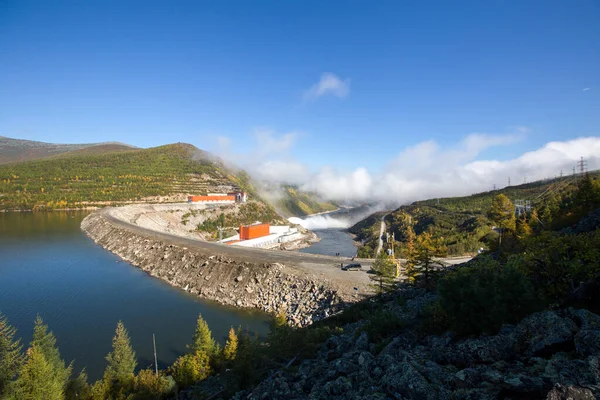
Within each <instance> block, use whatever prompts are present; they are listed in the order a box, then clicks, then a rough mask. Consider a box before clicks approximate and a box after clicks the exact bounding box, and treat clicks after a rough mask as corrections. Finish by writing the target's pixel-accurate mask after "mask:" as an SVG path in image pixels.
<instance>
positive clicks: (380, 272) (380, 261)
mask: <svg viewBox="0 0 600 400" xmlns="http://www.w3.org/2000/svg"><path fill="white" fill-rule="evenodd" d="M372 269H373V271H374V272H375V275H374V276H371V279H372V280H373V281H374V282H375V284H372V285H371V286H372V287H373V289H375V290H376V291H377V292H378V293H384V292H389V291H390V290H392V289H393V288H394V287H395V285H396V264H394V261H393V260H392V259H391V258H390V257H389V256H388V255H387V254H385V252H384V251H382V252H380V253H379V254H377V258H376V259H375V262H374V263H373V267H372Z"/></svg>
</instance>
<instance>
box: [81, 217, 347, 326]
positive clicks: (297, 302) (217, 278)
mask: <svg viewBox="0 0 600 400" xmlns="http://www.w3.org/2000/svg"><path fill="white" fill-rule="evenodd" d="M81 227H82V229H83V230H84V231H85V232H86V233H87V234H88V236H90V237H91V238H92V239H94V241H95V242H96V243H98V244H100V245H101V246H102V247H104V248H105V249H107V250H108V251H110V252H112V253H114V254H116V255H118V256H119V257H121V258H122V259H123V260H125V261H127V262H129V263H131V264H132V265H135V266H137V267H139V268H141V269H142V270H144V271H146V272H147V273H148V274H149V275H151V276H154V277H157V278H160V279H162V280H164V281H166V282H168V283H169V284H171V285H173V286H175V287H178V288H181V289H183V290H185V291H187V292H189V293H191V294H195V295H198V296H201V297H203V298H206V299H210V300H214V301H217V302H219V303H221V304H225V305H231V306H236V307H244V308H256V309H259V310H262V311H265V312H268V313H280V312H285V314H286V318H287V320H288V322H289V323H290V324H291V325H295V326H306V325H310V324H311V323H312V322H313V321H318V320H320V319H323V318H325V317H327V316H329V315H331V314H333V313H335V312H337V311H339V310H340V309H341V307H342V306H343V301H342V299H341V298H340V296H339V295H338V293H337V291H336V290H334V289H332V288H330V287H328V286H327V282H324V281H319V280H318V279H317V278H316V277H312V278H310V277H301V276H298V275H294V274H293V273H291V272H290V271H289V270H288V269H286V267H285V266H284V265H282V264H279V263H272V264H269V263H253V262H236V261H235V260H232V259H230V258H228V257H225V256H223V255H218V254H203V253H202V252H201V251H200V250H195V249H194V250H190V249H187V248H184V247H178V246H175V245H172V244H168V243H165V242H162V241H159V240H154V239H150V238H146V237H144V236H142V235H141V234H137V233H134V232H132V231H129V230H126V229H123V228H121V227H118V226H116V225H114V224H112V223H111V222H110V221H108V220H107V219H106V218H104V217H103V215H102V214H100V213H92V214H90V215H89V216H87V217H86V218H85V219H84V220H83V221H82V223H81Z"/></svg>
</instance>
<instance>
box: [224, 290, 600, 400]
mask: <svg viewBox="0 0 600 400" xmlns="http://www.w3.org/2000/svg"><path fill="white" fill-rule="evenodd" d="M413 292H416V289H415V290H413ZM406 293H411V290H408V291H407V292H406ZM406 293H405V295H406ZM413 295H414V293H413ZM427 296H430V295H429V294H425V295H424V294H423V293H421V294H418V295H414V296H413V297H412V300H411V299H409V300H408V301H407V302H406V305H405V306H404V307H396V306H393V305H392V306H389V307H387V310H388V311H390V312H393V313H395V314H396V315H397V316H399V317H401V318H403V319H404V320H405V321H408V324H407V328H405V329H404V330H403V331H402V332H401V333H400V334H397V335H395V336H394V337H392V338H391V339H389V342H388V344H387V345H386V346H385V347H384V348H383V349H382V350H379V349H380V348H381V347H380V346H378V345H379V344H377V345H376V344H375V343H371V342H370V341H369V338H368V336H367V334H366V333H365V332H363V331H362V330H361V326H363V325H364V324H365V323H366V322H365V321H361V322H358V323H354V324H350V325H346V326H344V327H343V329H344V333H343V334H341V335H336V336H332V337H331V338H329V339H328V340H327V341H326V342H325V343H324V344H323V345H322V347H321V349H320V351H319V353H318V356H317V358H316V359H313V360H306V361H303V362H302V364H301V365H300V366H299V367H298V368H297V370H292V372H285V371H279V373H277V374H273V375H272V377H271V378H269V379H266V380H265V381H263V382H262V383H260V384H259V385H258V386H257V387H256V388H255V389H254V390H253V391H252V392H251V393H248V392H240V393H238V394H236V396H235V398H236V399H240V400H241V399H247V398H251V399H260V400H262V399H307V398H309V399H340V400H341V399H348V400H358V399H365V400H366V399H382V400H383V399H414V400H417V399H427V400H442V399H482V400H487V399H489V400H491V399H552V400H563V399H564V400H566V399H582V400H583V399H585V400H588V399H590V400H591V399H595V398H600V317H599V316H598V315H596V314H593V313H591V312H589V311H587V310H576V309H572V308H569V309H563V310H558V311H545V312H538V313H535V314H532V315H530V316H528V317H527V318H525V319H523V320H522V321H521V322H520V323H519V324H518V325H516V326H514V325H505V326H504V327H503V328H502V329H501V331H500V332H499V333H498V334H497V335H493V336H480V337H472V338H466V339H465V338H463V339H456V338H454V337H453V336H452V335H451V334H450V333H446V334H444V335H432V336H422V335H419V334H417V333H416V332H415V326H416V324H417V321H416V319H414V317H415V316H416V315H418V312H419V310H420V309H421V308H422V306H423V304H426V303H427V301H423V300H422V299H427ZM419 299H421V300H419ZM390 304H394V302H393V301H392V302H389V303H388V305H390ZM410 322H412V323H414V325H411V323H410ZM249 394H250V397H248V396H249Z"/></svg>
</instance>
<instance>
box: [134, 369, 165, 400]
mask: <svg viewBox="0 0 600 400" xmlns="http://www.w3.org/2000/svg"><path fill="white" fill-rule="evenodd" d="M133 387H134V393H135V397H134V398H135V399H140V400H141V399H148V400H151V399H156V400H159V399H164V398H166V397H167V395H168V394H170V393H172V392H174V390H175V381H174V380H173V378H172V377H170V376H164V375H162V374H159V375H156V374H155V372H154V371H152V370H151V369H143V370H141V371H140V372H139V373H138V374H137V376H136V377H135V380H134V386H133Z"/></svg>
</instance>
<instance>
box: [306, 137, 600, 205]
mask: <svg viewBox="0 0 600 400" xmlns="http://www.w3.org/2000/svg"><path fill="white" fill-rule="evenodd" d="M513 140H515V139H514V138H511V136H510V135H508V136H504V137H496V136H494V137H493V139H492V137H490V136H488V137H485V138H484V139H483V140H482V137H481V136H473V135H469V136H467V137H466V138H465V139H464V140H462V141H461V142H460V143H459V144H458V145H457V146H456V147H454V148H450V149H447V150H442V149H441V148H440V147H439V146H438V145H437V143H436V142H434V141H426V142H422V143H419V144H417V145H416V146H412V147H410V148H407V149H406V150H404V151H402V152H401V153H400V154H399V156H398V157H396V158H395V159H394V160H392V161H390V163H389V164H388V166H387V167H386V168H385V169H384V170H383V171H381V172H380V173H375V174H373V173H369V172H367V171H366V170H364V169H362V168H357V169H356V170H355V171H353V172H348V173H344V172H337V173H336V172H332V170H331V169H325V170H324V171H321V172H320V173H317V174H315V175H314V176H311V177H310V179H309V180H307V181H306V183H305V184H304V185H303V188H304V189H305V190H311V191H315V192H317V193H319V194H321V195H322V196H323V197H325V198H328V199H332V200H338V201H355V202H384V203H387V204H389V205H399V204H406V203H409V202H412V201H415V200H421V199H428V198H437V197H449V196H460V195H468V194H472V193H476V192H481V191H487V190H491V189H492V187H493V185H496V187H498V188H501V187H504V186H506V185H507V183H508V178H509V177H510V178H511V183H512V184H513V185H516V184H520V183H523V180H524V179H526V180H527V181H528V182H531V181H533V180H539V179H545V178H552V177H555V176H556V175H558V174H559V173H560V171H561V170H562V172H563V174H570V173H571V171H572V167H573V166H575V165H576V163H577V161H578V160H579V158H580V157H582V156H583V157H584V158H586V159H587V160H588V165H589V168H590V169H595V168H598V167H600V158H597V155H598V154H600V137H588V138H578V139H573V140H569V141H564V142H550V143H547V144H546V145H544V146H543V147H541V148H539V149H537V150H535V151H530V152H527V153H525V154H523V155H521V156H520V157H517V158H514V159H510V160H506V161H498V160H475V158H476V156H477V154H478V152H480V151H482V150H483V149H484V148H487V147H489V146H497V145H502V144H508V143H512V141H513ZM465 145H466V146H467V147H468V146H469V145H470V146H471V149H470V153H469V152H467V151H466V155H464V156H461V155H460V150H461V149H463V148H465Z"/></svg>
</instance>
